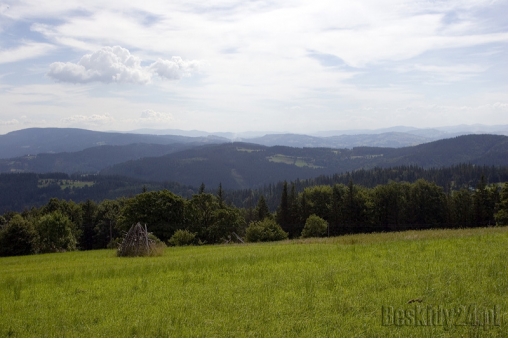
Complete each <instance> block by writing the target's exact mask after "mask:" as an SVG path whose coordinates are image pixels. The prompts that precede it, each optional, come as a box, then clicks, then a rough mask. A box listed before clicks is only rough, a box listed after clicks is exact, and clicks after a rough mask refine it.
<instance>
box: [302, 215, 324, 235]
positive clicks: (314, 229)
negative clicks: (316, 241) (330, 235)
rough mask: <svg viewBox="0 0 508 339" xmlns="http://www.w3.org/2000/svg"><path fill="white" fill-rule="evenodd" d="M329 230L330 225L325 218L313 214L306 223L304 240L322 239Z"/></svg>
mask: <svg viewBox="0 0 508 339" xmlns="http://www.w3.org/2000/svg"><path fill="white" fill-rule="evenodd" d="M327 230H328V223H327V222H326V220H324V219H323V218H320V217H318V216H317V215H315V214H312V215H311V216H310V217H308V218H307V221H305V226H304V227H303V230H302V238H315V237H322V236H324V235H325V234H326V231H327Z"/></svg>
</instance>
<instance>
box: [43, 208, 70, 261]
mask: <svg viewBox="0 0 508 339" xmlns="http://www.w3.org/2000/svg"><path fill="white" fill-rule="evenodd" d="M73 227H74V225H73V223H72V222H71V221H70V219H69V218H68V217H67V216H66V215H64V214H62V213H61V212H60V211H55V212H53V213H49V214H46V215H44V216H42V217H41V218H40V219H39V221H38V223H37V231H38V233H39V237H40V250H41V252H43V253H47V252H63V251H73V250H75V249H76V238H75V237H74V234H73Z"/></svg>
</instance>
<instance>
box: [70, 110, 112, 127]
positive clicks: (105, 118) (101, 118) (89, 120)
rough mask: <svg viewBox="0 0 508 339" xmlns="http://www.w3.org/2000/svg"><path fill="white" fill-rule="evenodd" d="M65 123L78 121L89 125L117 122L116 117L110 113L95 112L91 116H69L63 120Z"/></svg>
mask: <svg viewBox="0 0 508 339" xmlns="http://www.w3.org/2000/svg"><path fill="white" fill-rule="evenodd" d="M61 121H62V122H63V123H64V124H69V125H72V124H77V123H80V124H81V123H85V124H89V125H107V124H111V123H113V122H115V119H114V118H113V117H112V116H110V115H109V114H107V113H106V114H103V115H99V114H93V115H89V116H85V115H73V116H71V117H67V118H64V119H62V120H61Z"/></svg>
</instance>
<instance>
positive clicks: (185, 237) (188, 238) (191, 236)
mask: <svg viewBox="0 0 508 339" xmlns="http://www.w3.org/2000/svg"><path fill="white" fill-rule="evenodd" d="M195 239H196V233H192V232H189V231H187V230H177V231H176V232H175V234H173V236H172V237H171V239H169V241H168V243H169V244H170V245H172V246H186V245H192V243H193V242H194V240H195Z"/></svg>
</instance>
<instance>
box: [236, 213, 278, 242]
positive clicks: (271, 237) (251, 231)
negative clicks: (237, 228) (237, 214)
mask: <svg viewBox="0 0 508 339" xmlns="http://www.w3.org/2000/svg"><path fill="white" fill-rule="evenodd" d="M287 238H288V234H287V233H286V232H284V230H283V229H282V227H280V225H279V224H277V223H276V222H275V220H273V219H269V218H265V219H264V220H262V221H256V222H251V223H250V224H249V227H247V230H246V239H247V241H248V242H260V241H278V240H284V239H287Z"/></svg>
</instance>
